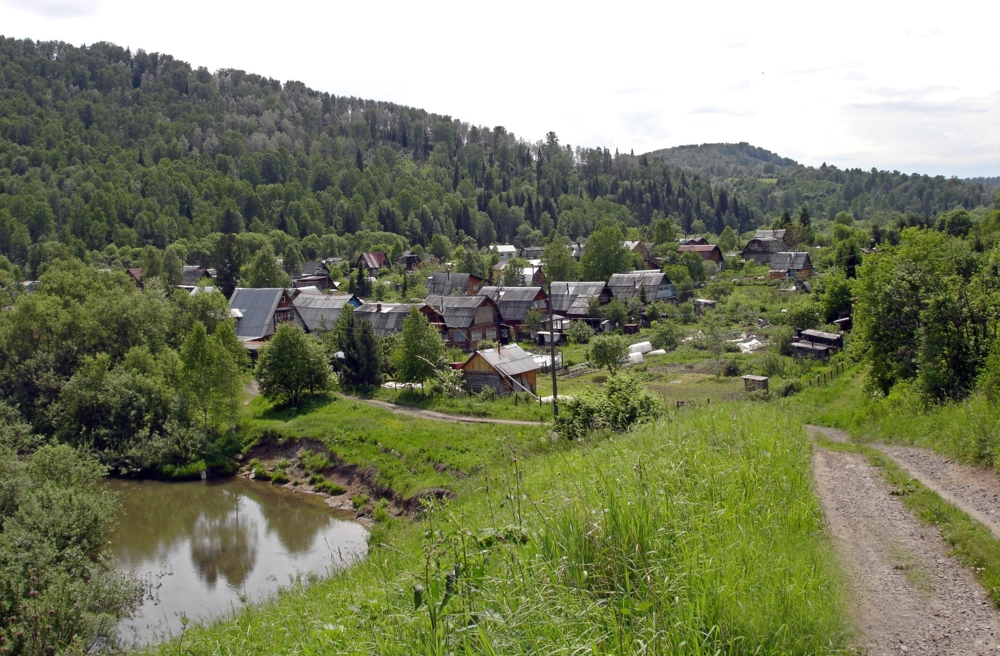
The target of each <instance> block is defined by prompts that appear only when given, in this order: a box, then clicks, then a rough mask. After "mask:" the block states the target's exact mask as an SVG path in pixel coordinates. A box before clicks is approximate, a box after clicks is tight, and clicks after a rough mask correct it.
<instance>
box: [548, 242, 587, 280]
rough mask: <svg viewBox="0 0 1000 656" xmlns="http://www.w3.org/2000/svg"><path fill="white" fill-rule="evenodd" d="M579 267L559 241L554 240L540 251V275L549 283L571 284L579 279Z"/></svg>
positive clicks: (563, 243)
mask: <svg viewBox="0 0 1000 656" xmlns="http://www.w3.org/2000/svg"><path fill="white" fill-rule="evenodd" d="M578 270H579V266H578V265H577V263H576V260H574V259H573V255H572V254H571V253H570V250H569V248H568V247H567V246H566V244H565V242H563V241H562V240H561V239H554V240H552V242H551V243H550V244H549V245H548V246H546V247H545V249H544V250H543V251H542V273H543V274H544V275H545V279H546V280H548V281H550V282H572V281H574V280H577V278H578V277H579V273H578Z"/></svg>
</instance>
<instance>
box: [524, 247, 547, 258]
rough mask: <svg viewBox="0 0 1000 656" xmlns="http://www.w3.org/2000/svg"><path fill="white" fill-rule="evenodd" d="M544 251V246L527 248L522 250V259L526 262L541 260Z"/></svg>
mask: <svg viewBox="0 0 1000 656" xmlns="http://www.w3.org/2000/svg"><path fill="white" fill-rule="evenodd" d="M544 250H545V247H544V246H525V247H524V248H522V249H521V254H520V257H523V258H524V259H526V260H540V259H542V252H543V251H544Z"/></svg>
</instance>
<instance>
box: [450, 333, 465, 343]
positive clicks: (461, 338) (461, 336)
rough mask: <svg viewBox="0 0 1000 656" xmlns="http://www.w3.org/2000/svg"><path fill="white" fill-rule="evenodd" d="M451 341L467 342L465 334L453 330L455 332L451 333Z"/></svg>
mask: <svg viewBox="0 0 1000 656" xmlns="http://www.w3.org/2000/svg"><path fill="white" fill-rule="evenodd" d="M451 341H453V342H464V341H465V333H463V332H462V331H461V330H453V331H451Z"/></svg>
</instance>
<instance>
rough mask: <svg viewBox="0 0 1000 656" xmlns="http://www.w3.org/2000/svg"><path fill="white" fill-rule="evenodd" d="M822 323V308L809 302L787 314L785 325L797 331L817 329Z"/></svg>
mask: <svg viewBox="0 0 1000 656" xmlns="http://www.w3.org/2000/svg"><path fill="white" fill-rule="evenodd" d="M819 323H820V307H819V305H818V304H817V303H814V302H812V301H809V302H808V303H800V304H799V305H796V306H795V307H793V308H791V309H790V310H789V311H788V312H787V313H785V324H786V325H788V326H791V327H792V328H794V329H796V330H808V329H810V328H815V327H816V326H818V325H819Z"/></svg>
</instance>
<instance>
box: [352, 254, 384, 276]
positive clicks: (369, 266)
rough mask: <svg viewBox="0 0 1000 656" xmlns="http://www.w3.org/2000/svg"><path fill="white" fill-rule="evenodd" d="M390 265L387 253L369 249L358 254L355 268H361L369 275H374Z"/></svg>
mask: <svg viewBox="0 0 1000 656" xmlns="http://www.w3.org/2000/svg"><path fill="white" fill-rule="evenodd" d="M390 266H391V264H390V262H389V256H388V255H386V254H385V253H383V252H382V251H371V252H364V253H362V254H361V255H359V256H358V262H357V265H356V267H355V268H358V269H361V270H362V271H364V272H365V273H367V274H368V275H370V276H374V275H377V274H378V272H379V271H381V270H382V269H388V268H389V267H390Z"/></svg>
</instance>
